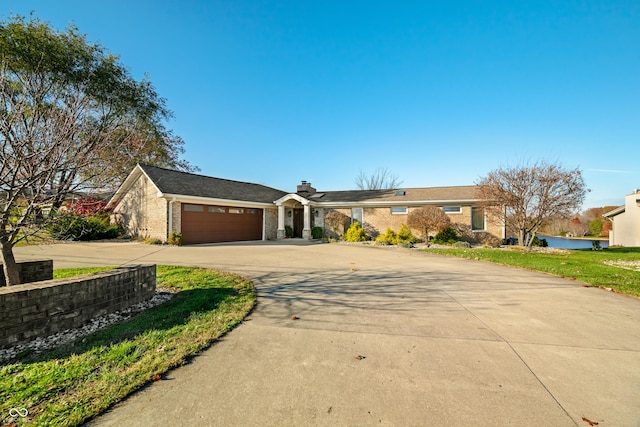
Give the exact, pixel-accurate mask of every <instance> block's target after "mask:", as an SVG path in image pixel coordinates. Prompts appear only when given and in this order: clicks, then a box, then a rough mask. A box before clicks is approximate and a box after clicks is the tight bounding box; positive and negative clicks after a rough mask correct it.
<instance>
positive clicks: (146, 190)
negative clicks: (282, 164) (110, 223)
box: [109, 165, 505, 244]
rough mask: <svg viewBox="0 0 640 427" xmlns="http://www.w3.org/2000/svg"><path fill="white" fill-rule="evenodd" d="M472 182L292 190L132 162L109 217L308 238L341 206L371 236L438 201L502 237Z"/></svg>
mask: <svg viewBox="0 0 640 427" xmlns="http://www.w3.org/2000/svg"><path fill="white" fill-rule="evenodd" d="M475 190H476V186H473V185H470V186H452V187H432V188H401V189H395V190H349V191H317V190H316V189H315V188H313V187H312V186H311V183H308V182H306V181H302V183H301V184H299V185H298V186H297V189H296V192H295V193H289V192H286V191H282V190H277V189H275V188H271V187H267V186H264V185H260V184H252V183H248V182H240V181H232V180H228V179H221V178H214V177H209V176H203V175H198V174H193V173H187V172H180V171H175V170H169V169H163V168H158V167H153V166H146V165H137V166H136V167H135V168H134V169H133V171H132V172H131V173H130V174H129V176H128V177H127V179H126V180H125V181H124V183H123V184H122V185H121V186H120V188H119V189H118V190H117V191H116V193H115V194H114V195H113V197H112V198H111V200H110V202H109V205H110V206H112V207H113V208H114V209H113V219H114V221H117V222H119V223H120V224H122V226H123V227H124V228H125V230H126V231H127V233H129V234H130V235H132V236H138V237H143V238H156V239H160V240H162V241H166V240H167V238H168V236H169V234H170V233H171V232H172V231H177V232H180V233H181V234H182V238H183V242H184V244H195V243H218V242H233V241H247V240H274V239H283V238H285V237H294V238H302V239H311V238H312V232H311V230H312V229H313V228H314V227H322V228H323V230H324V232H325V235H330V234H333V233H338V234H341V233H342V232H343V231H344V230H332V229H330V227H329V226H328V224H326V223H325V215H326V214H328V213H329V212H331V211H338V212H341V213H343V214H344V218H346V221H345V226H348V225H349V223H350V222H353V221H358V222H360V224H363V226H364V227H365V230H367V232H368V233H369V234H370V235H373V236H374V237H375V235H376V234H382V233H385V231H386V230H387V228H391V229H392V230H394V231H397V230H398V229H399V228H400V225H401V224H402V223H405V224H406V222H407V215H408V213H409V212H410V211H411V210H412V209H417V208H420V207H423V206H438V207H440V208H442V209H443V210H444V212H445V213H447V215H449V217H450V219H451V222H452V223H457V224H462V225H464V226H465V227H467V228H468V229H469V230H470V232H472V233H485V234H491V235H493V236H495V237H497V238H504V237H505V229H504V226H502V225H500V224H499V223H498V221H491V220H490V218H487V216H486V214H485V211H484V209H483V208H482V207H480V206H478V202H479V200H478V199H477V198H476V195H475ZM287 231H289V233H287ZM416 231H417V230H416ZM287 234H289V236H287ZM417 235H419V233H418V234H417Z"/></svg>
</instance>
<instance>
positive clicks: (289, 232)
mask: <svg viewBox="0 0 640 427" xmlns="http://www.w3.org/2000/svg"><path fill="white" fill-rule="evenodd" d="M284 235H285V236H287V237H293V228H291V227H290V226H288V225H285V226H284Z"/></svg>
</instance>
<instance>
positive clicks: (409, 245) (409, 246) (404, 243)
mask: <svg viewBox="0 0 640 427" xmlns="http://www.w3.org/2000/svg"><path fill="white" fill-rule="evenodd" d="M398 246H400V247H401V248H407V249H409V248H413V243H411V242H400V243H398Z"/></svg>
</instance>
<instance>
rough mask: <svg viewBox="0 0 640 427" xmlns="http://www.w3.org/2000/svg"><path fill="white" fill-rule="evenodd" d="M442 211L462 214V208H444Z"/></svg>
mask: <svg viewBox="0 0 640 427" xmlns="http://www.w3.org/2000/svg"><path fill="white" fill-rule="evenodd" d="M442 210H444V213H448V214H459V213H462V206H444V207H443V208H442Z"/></svg>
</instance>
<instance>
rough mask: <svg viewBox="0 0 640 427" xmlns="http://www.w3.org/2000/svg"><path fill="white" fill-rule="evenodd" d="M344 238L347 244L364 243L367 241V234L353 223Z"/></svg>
mask: <svg viewBox="0 0 640 427" xmlns="http://www.w3.org/2000/svg"><path fill="white" fill-rule="evenodd" d="M344 236H345V237H344V239H345V240H346V241H347V242H364V241H365V240H367V234H366V233H365V231H364V228H362V226H361V225H360V223H359V222H358V221H353V223H352V224H351V226H350V227H349V229H348V230H347V232H346V233H345V235H344Z"/></svg>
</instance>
